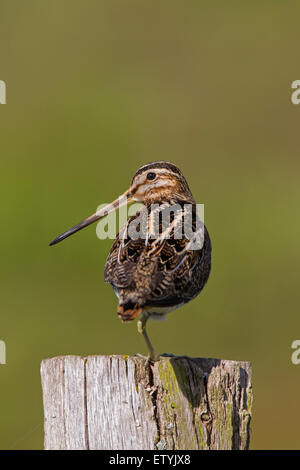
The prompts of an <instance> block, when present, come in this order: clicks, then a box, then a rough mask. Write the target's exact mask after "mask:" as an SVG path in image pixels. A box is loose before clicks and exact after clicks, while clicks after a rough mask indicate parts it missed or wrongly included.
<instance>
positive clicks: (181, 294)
mask: <svg viewBox="0 0 300 470" xmlns="http://www.w3.org/2000/svg"><path fill="white" fill-rule="evenodd" d="M132 201H139V202H142V203H143V210H140V211H139V212H137V213H136V214H135V215H134V216H133V217H130V218H129V219H128V220H127V223H126V224H125V226H124V227H123V228H122V229H121V230H120V232H119V234H118V235H117V237H116V239H115V241H114V243H113V245H112V248H111V250H110V252H109V255H108V257H107V260H106V265H105V271H104V279H105V282H108V283H110V284H111V285H112V287H113V289H114V291H115V293H116V295H117V296H118V298H119V305H118V315H119V317H120V318H121V319H122V320H123V321H130V320H133V319H134V318H137V317H138V331H139V332H140V333H141V334H142V335H143V337H144V339H145V341H146V344H147V347H148V350H149V354H150V356H149V357H150V360H151V361H155V360H158V358H159V356H158V355H157V354H156V352H155V350H154V348H153V346H152V345H151V342H150V340H149V337H148V335H147V332H146V322H147V320H148V319H149V318H153V319H163V317H164V316H165V315H166V314H167V313H169V312H170V311H172V310H174V309H176V308H178V307H180V306H182V305H184V304H186V303H187V302H189V301H190V300H192V299H193V298H195V297H196V296H197V295H198V294H199V293H200V292H201V290H202V289H203V287H204V285H205V283H206V282H207V280H208V277H209V273H210V267H211V242H210V238H209V234H208V232H207V230H206V227H205V226H204V225H203V224H200V229H199V224H198V222H199V219H198V217H197V214H196V203H195V200H194V198H193V196H192V193H191V191H190V189H189V187H188V184H187V182H186V180H185V178H184V176H183V175H182V173H181V172H180V170H179V169H178V168H177V167H176V166H175V165H174V164H172V163H169V162H164V161H161V162H153V163H149V164H147V165H144V166H142V167H141V168H140V169H139V170H138V171H137V172H136V174H135V175H134V177H133V179H132V182H131V185H130V188H129V189H128V190H127V191H125V193H124V194H122V195H121V196H119V197H118V198H117V199H116V200H115V201H113V202H112V203H111V204H109V205H107V206H106V207H104V208H103V209H102V210H100V211H98V212H96V213H95V214H93V215H91V216H90V217H88V218H87V219H85V220H83V221H82V222H81V223H79V224H78V225H76V226H75V227H73V228H71V229H70V230H68V231H67V232H65V233H63V234H62V235H60V236H59V237H57V238H55V239H54V240H53V241H52V242H51V243H50V245H55V244H56V243H58V242H60V241H62V240H64V239H65V238H67V237H69V236H70V235H72V234H73V233H75V232H77V231H78V230H81V229H83V228H84V227H86V226H87V225H90V224H91V223H93V222H95V221H97V220H99V219H101V218H102V217H105V216H106V215H108V214H109V213H111V212H113V211H114V210H116V209H118V208H120V207H122V206H123V205H125V204H127V203H129V202H132ZM174 208H176V209H174ZM186 208H188V209H186ZM173 209H174V210H173ZM157 214H159V216H158V217H156V216H157ZM164 215H167V216H168V217H164ZM189 215H190V216H191V217H190V218H189V217H188V216H189ZM143 220H144V222H145V223H144V225H143ZM165 220H168V221H169V223H168V225H167V226H166V224H165V223H164V222H165ZM185 220H190V221H191V227H190V229H191V230H190V232H189V233H192V234H193V235H192V237H191V236H187V235H186V230H182V228H183V226H184V222H185ZM154 221H156V224H155V223H154ZM136 222H138V224H137V225H135V223H136ZM142 225H143V228H144V229H145V230H143V229H142V227H141V226H142ZM132 226H133V227H134V228H135V230H133V231H132V230H130V229H131V228H132ZM137 226H138V228H137ZM178 228H180V229H181V230H178ZM133 234H134V235H133ZM137 234H138V236H137ZM195 237H196V238H197V237H198V244H196V245H192V244H191V241H193V240H194V241H195ZM199 240H200V244H199Z"/></svg>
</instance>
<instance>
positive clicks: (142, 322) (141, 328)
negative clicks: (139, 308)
mask: <svg viewBox="0 0 300 470" xmlns="http://www.w3.org/2000/svg"><path fill="white" fill-rule="evenodd" d="M148 318H149V316H148V315H147V314H146V313H145V312H143V313H142V315H141V318H140V319H139V320H138V322H137V329H138V332H139V333H140V334H141V335H143V338H144V340H145V342H146V345H147V348H148V351H149V360H150V361H151V362H156V361H159V355H158V354H157V353H156V351H155V349H154V348H153V346H152V344H151V341H150V339H149V336H148V335H147V332H146V323H147V320H148Z"/></svg>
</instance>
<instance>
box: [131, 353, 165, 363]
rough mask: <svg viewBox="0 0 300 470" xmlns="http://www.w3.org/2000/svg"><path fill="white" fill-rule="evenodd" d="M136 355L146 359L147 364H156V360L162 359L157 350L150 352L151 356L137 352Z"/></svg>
mask: <svg viewBox="0 0 300 470" xmlns="http://www.w3.org/2000/svg"><path fill="white" fill-rule="evenodd" d="M135 357H140V358H141V359H146V361H147V364H154V362H157V361H159V360H160V356H159V355H158V354H156V353H155V352H153V353H151V354H149V356H143V354H140V353H136V354H135Z"/></svg>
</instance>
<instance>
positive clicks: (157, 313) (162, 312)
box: [144, 303, 183, 321]
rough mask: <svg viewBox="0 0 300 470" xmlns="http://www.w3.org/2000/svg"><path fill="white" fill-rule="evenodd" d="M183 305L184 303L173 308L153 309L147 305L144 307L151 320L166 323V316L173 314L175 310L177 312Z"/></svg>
mask: <svg viewBox="0 0 300 470" xmlns="http://www.w3.org/2000/svg"><path fill="white" fill-rule="evenodd" d="M182 305H183V303H182V304H178V305H172V306H171V307H153V306H151V305H149V306H147V305H146V306H145V307H144V311H145V312H147V313H148V314H149V316H150V318H151V320H157V321H164V320H166V315H167V314H168V313H170V312H172V311H173V310H176V309H177V308H179V307H181V306H182Z"/></svg>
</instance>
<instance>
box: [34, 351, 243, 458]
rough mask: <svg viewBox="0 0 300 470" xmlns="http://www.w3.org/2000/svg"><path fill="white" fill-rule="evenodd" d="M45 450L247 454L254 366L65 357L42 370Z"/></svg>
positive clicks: (185, 359) (177, 359)
mask: <svg viewBox="0 0 300 470" xmlns="http://www.w3.org/2000/svg"><path fill="white" fill-rule="evenodd" d="M41 377H42V389H43V402H44V418H45V419H44V430H45V439H44V446H45V449H109V450H112V449H114V450H129V449H131V450H132V449H133V450H139V449H152V450H155V449H157V450H163V449H166V450H168V449H176V450H192V449H248V448H249V441H250V421H251V407H252V384H251V366H250V364H249V363H248V362H237V361H226V360H219V359H204V358H189V357H171V358H169V357H168V358H165V357H164V358H162V359H161V360H160V361H159V362H157V363H155V364H154V365H151V366H150V365H149V364H148V363H147V362H146V360H145V359H143V358H140V357H128V356H89V357H86V358H84V357H79V356H62V357H56V358H53V359H46V360H44V361H42V364H41Z"/></svg>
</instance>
